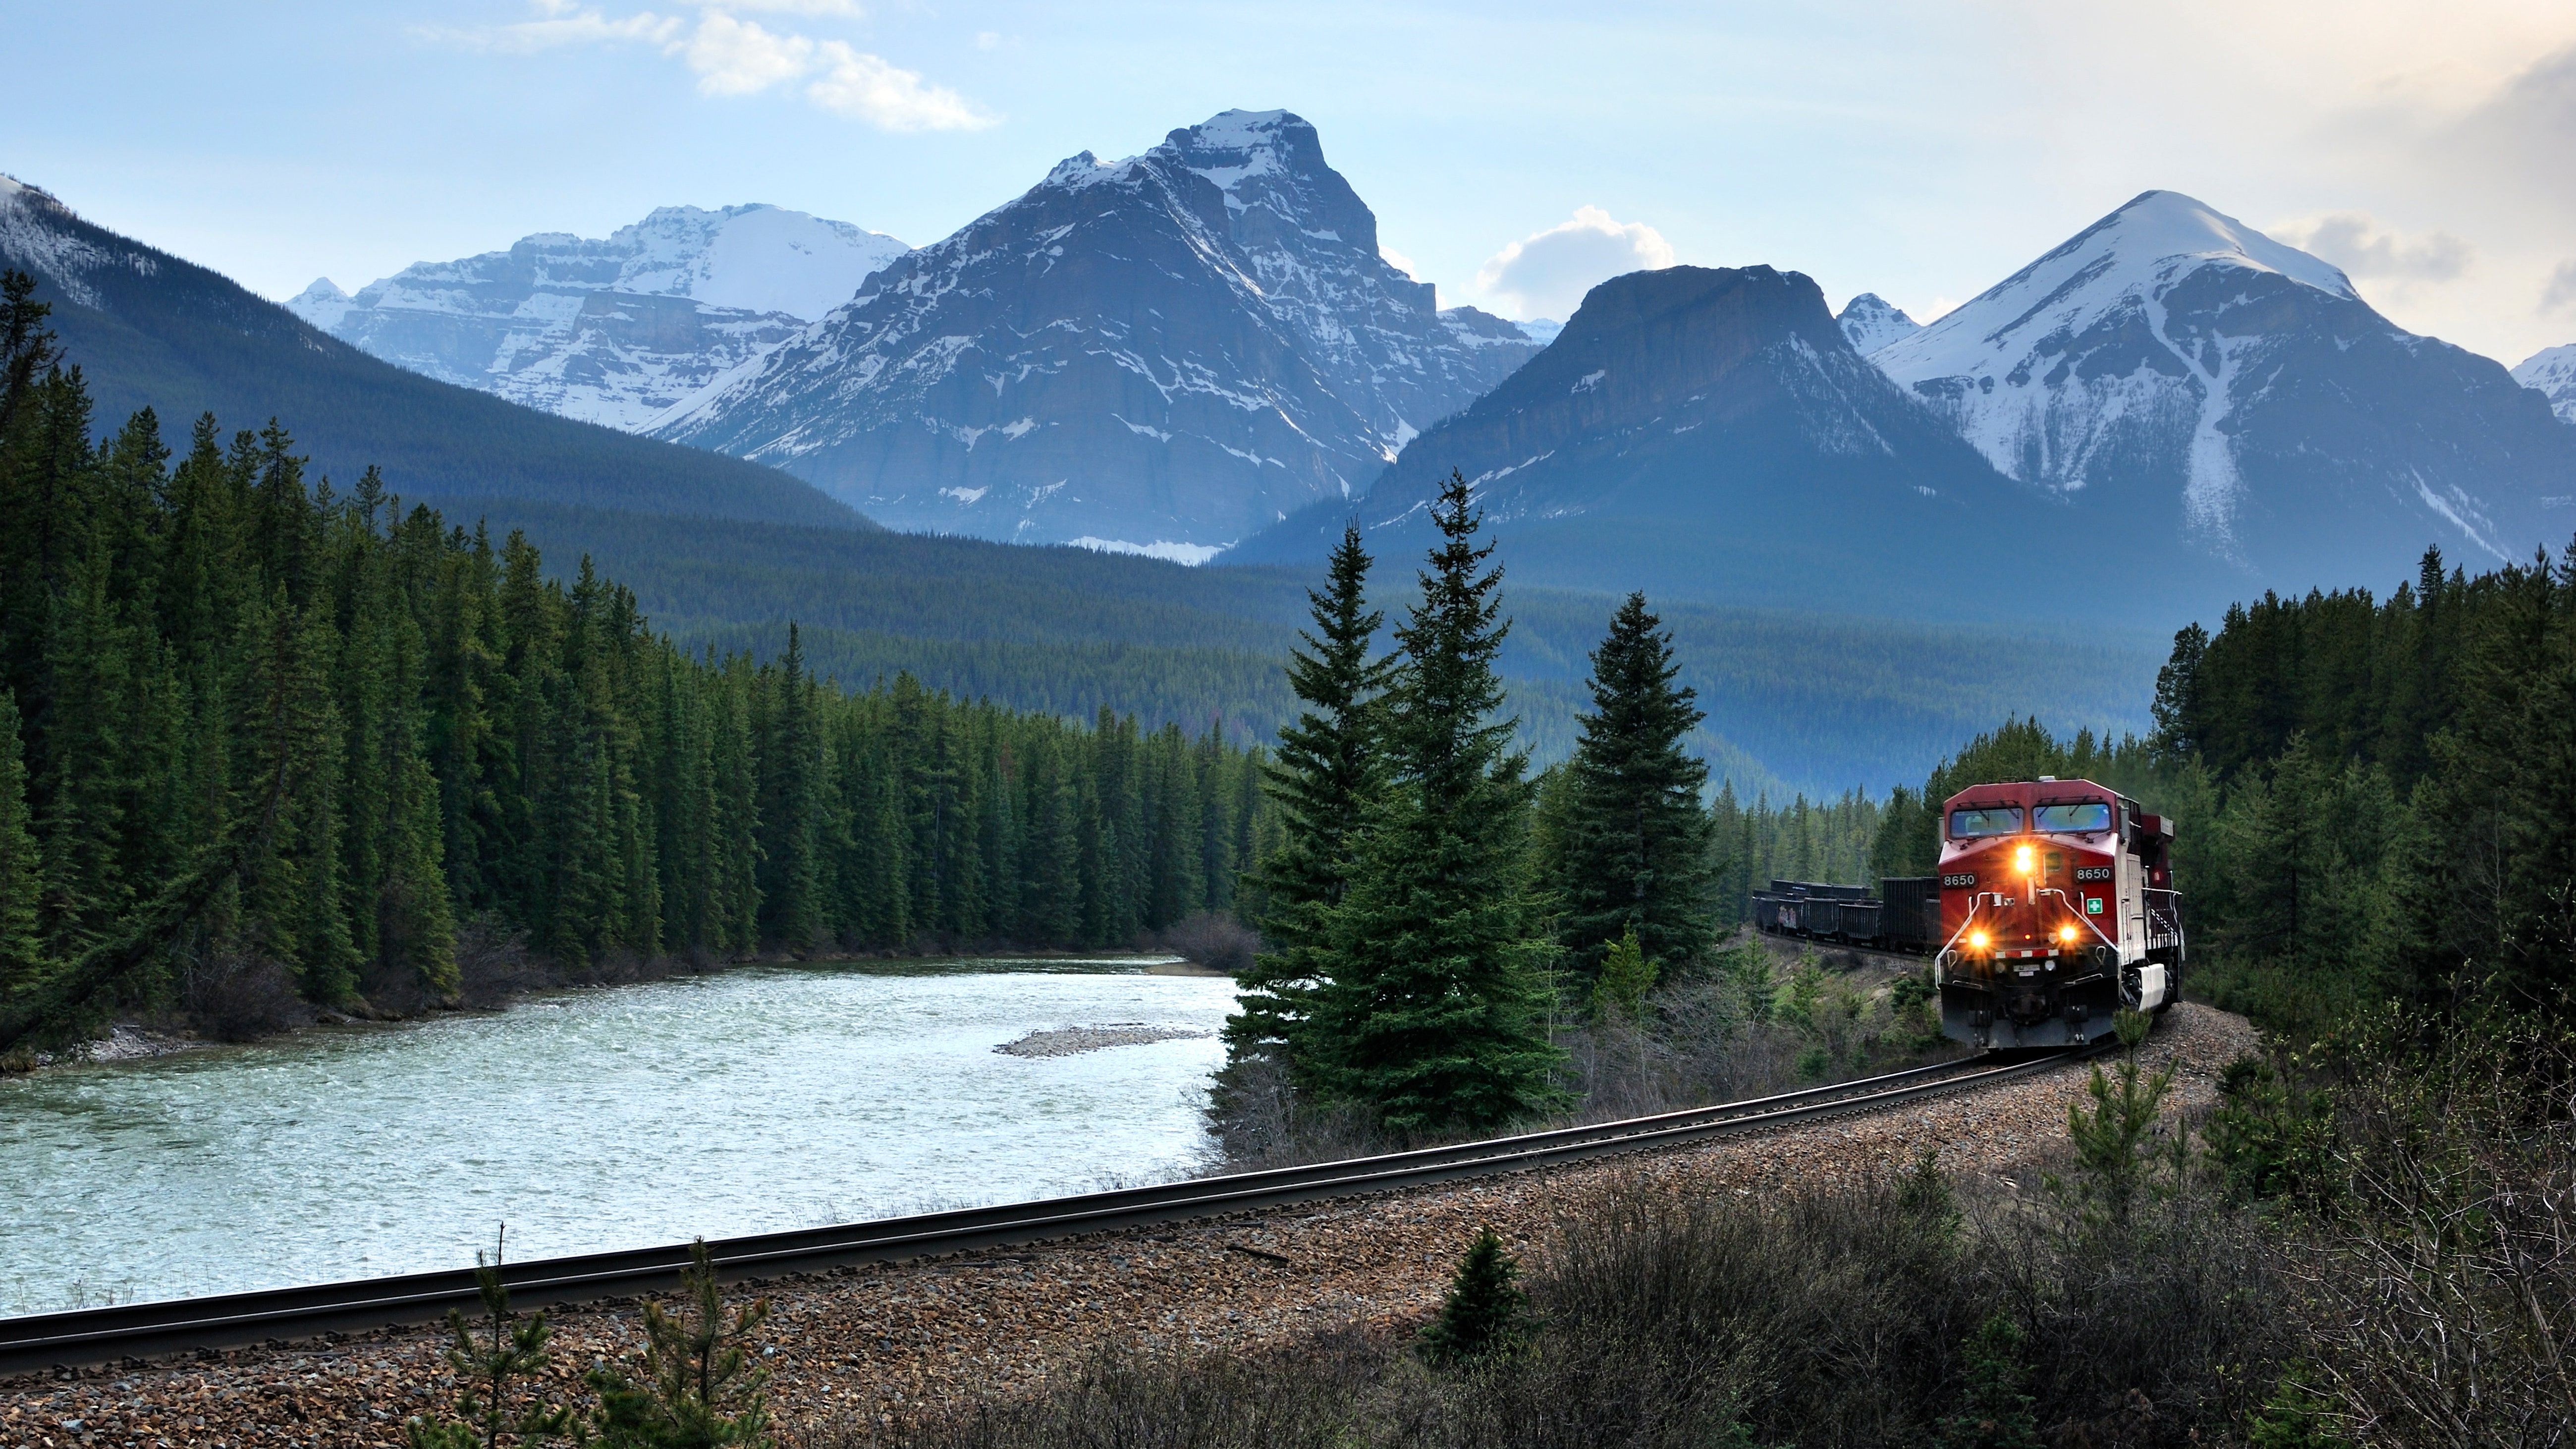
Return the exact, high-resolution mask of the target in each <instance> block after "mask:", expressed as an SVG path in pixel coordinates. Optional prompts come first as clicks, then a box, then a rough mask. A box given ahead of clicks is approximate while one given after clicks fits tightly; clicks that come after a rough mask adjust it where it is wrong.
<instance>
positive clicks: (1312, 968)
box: [1225, 526, 1392, 1071]
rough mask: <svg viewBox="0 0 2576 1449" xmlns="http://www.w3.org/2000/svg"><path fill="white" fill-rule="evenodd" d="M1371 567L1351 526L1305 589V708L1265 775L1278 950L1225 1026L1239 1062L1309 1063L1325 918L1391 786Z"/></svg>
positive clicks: (1295, 655)
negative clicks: (1270, 1056) (1376, 803)
mask: <svg viewBox="0 0 2576 1449" xmlns="http://www.w3.org/2000/svg"><path fill="white" fill-rule="evenodd" d="M1370 562H1371V560H1370V559H1369V556H1368V550H1367V549H1365V548H1363V547H1361V545H1360V531H1359V529H1358V528H1357V527H1356V526H1352V527H1347V528H1345V529H1343V530H1342V541H1341V543H1340V544H1339V545H1338V546H1336V547H1335V548H1334V550H1333V557H1332V563H1331V567H1330V571H1329V573H1328V574H1327V576H1326V583H1325V586H1324V588H1323V590H1322V591H1321V592H1317V591H1315V590H1313V589H1309V590H1307V591H1306V601H1307V607H1308V608H1309V609H1310V610H1311V611H1312V614H1313V618H1314V626H1313V627H1312V628H1311V629H1308V630H1305V631H1303V632H1301V633H1300V634H1299V635H1298V638H1299V639H1300V640H1302V641H1303V647H1301V648H1299V649H1297V650H1295V651H1294V652H1292V653H1291V654H1290V655H1289V656H1288V686H1289V688H1291V689H1293V690H1295V691H1296V694H1297V698H1298V699H1299V701H1301V702H1302V703H1303V705H1304V708H1302V709H1300V710H1299V711H1298V713H1297V718H1296V721H1295V722H1294V723H1292V724H1289V725H1286V726H1283V727H1282V728H1281V729H1280V731H1279V750H1278V753H1277V754H1275V755H1273V756H1272V757H1271V758H1270V760H1269V761H1267V762H1266V763H1265V765H1264V768H1263V769H1262V771H1261V776H1262V788H1263V789H1264V790H1265V791H1267V792H1268V794H1269V796H1270V798H1271V799H1272V800H1273V801H1275V802H1277V804H1278V807H1279V834H1280V839H1279V843H1278V845H1277V846H1276V847H1275V848H1273V849H1272V850H1271V851H1270V852H1269V854H1268V855H1266V856H1265V857H1263V858H1262V860H1261V861H1260V863H1259V866H1258V868H1257V873H1258V886H1259V891H1260V894H1261V897H1262V901H1263V913H1262V916H1261V919H1260V921H1259V922H1258V924H1259V926H1260V928H1261V934H1262V937H1263V939H1264V940H1265V941H1266V942H1267V943H1268V945H1269V946H1270V948H1271V949H1270V950H1268V951H1265V952H1263V953H1261V954H1260V955H1258V956H1256V957H1255V958H1254V960H1253V969H1252V970H1251V972H1250V973H1248V974H1247V975H1245V976H1244V978H1243V981H1242V994H1241V995H1240V996H1238V997H1237V998H1236V1008H1237V1009H1236V1014H1235V1015H1234V1016H1233V1017H1232V1018H1230V1019H1229V1020H1228V1021H1227V1022H1226V1027H1225V1032H1226V1041H1227V1044H1228V1046H1229V1048H1230V1049H1231V1051H1232V1052H1233V1054H1234V1055H1235V1056H1236V1057H1238V1058H1240V1057H1242V1056H1244V1055H1246V1054H1247V1053H1250V1052H1254V1051H1258V1050H1262V1049H1266V1048H1279V1049H1284V1050H1287V1051H1288V1052H1289V1054H1290V1059H1291V1061H1292V1062H1294V1063H1296V1064H1297V1065H1298V1067H1299V1068H1300V1070H1301V1071H1303V1070H1306V1069H1308V1068H1310V1067H1311V1063H1309V1062H1307V1061H1305V1060H1304V1053H1303V1051H1302V1049H1301V1048H1300V1047H1299V1046H1298V1044H1297V1042H1296V1040H1295V1038H1296V1034H1297V1032H1298V1030H1299V1026H1300V1023H1301V1022H1302V1021H1303V1020H1304V1019H1305V1017H1306V1016H1307V1015H1308V1014H1309V1012H1310V1011H1311V1010H1312V1006H1313V996H1314V993H1315V991H1316V990H1317V988H1318V987H1320V986H1321V985H1322V983H1323V982H1324V980H1325V979H1326V978H1327V977H1328V976H1329V975H1330V974H1331V960H1332V953H1331V930H1330V922H1329V913H1330V911H1331V910H1332V908H1333V907H1334V906H1336V905H1338V904H1340V902H1341V899H1342V895H1343V892H1344V889H1345V888H1346V886H1347V885H1348V883H1349V879H1350V869H1351V856H1352V851H1353V849H1354V848H1355V847H1356V845H1357V843H1358V837H1359V828H1360V816H1361V813H1362V811H1363V810H1365V809H1366V807H1367V805H1368V802H1369V801H1370V800H1371V799H1372V798H1373V797H1374V796H1375V795H1376V794H1377V793H1378V791H1379V790H1380V789H1381V788H1382V786H1383V785H1384V776H1385V770H1384V765H1383V762H1382V760H1381V759H1380V756H1379V738H1378V731H1379V723H1380V721H1379V703H1380V700H1379V697H1380V695H1382V694H1383V693H1384V692H1385V689H1386V684H1387V678H1388V674H1389V672H1390V669H1391V667H1392V666H1391V665H1390V663H1389V662H1388V661H1386V660H1382V659H1373V658H1371V657H1370V656H1371V651H1372V650H1373V649H1374V647H1375V645H1374V642H1373V641H1374V640H1375V638H1376V636H1377V630H1378V626H1379V625H1380V624H1382V623H1384V622H1385V621H1386V615H1385V614H1384V613H1383V612H1382V611H1380V610H1376V609H1372V608H1370V607H1369V606H1368V571H1369V565H1370Z"/></svg>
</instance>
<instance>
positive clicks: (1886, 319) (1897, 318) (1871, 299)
mask: <svg viewBox="0 0 2576 1449" xmlns="http://www.w3.org/2000/svg"><path fill="white" fill-rule="evenodd" d="M1834 321H1835V323H1836V324H1837V325H1839V326H1840V327H1841V328H1842V329H1843V336H1844V337H1845V338H1847V339H1849V341H1850V342H1851V345H1852V351H1854V352H1857V353H1860V354H1861V355H1862V356H1864V357H1865V356H1867V355H1869V354H1870V353H1873V352H1876V351H1877V350H1878V349H1880V348H1882V347H1885V346H1886V345H1887V344H1889V343H1891V342H1894V341H1895V340H1896V339H1898V338H1900V337H1911V336H1913V335H1914V334H1915V333H1917V332H1920V331H1922V330H1923V324H1922V323H1920V322H1917V321H1915V320H1914V319H1913V318H1911V317H1908V316H1906V315H1905V312H1904V309H1902V308H1900V307H1898V306H1896V305H1895V304H1894V303H1891V302H1889V301H1888V300H1887V299H1886V298H1884V297H1881V296H1880V295H1878V294H1877V293H1876V292H1863V293H1861V294H1860V295H1859V296H1857V297H1854V298H1852V299H1851V300H1850V301H1849V302H1846V303H1844V304H1843V310H1842V311H1841V312H1840V313H1839V314H1837V315H1836V316H1835V318H1834Z"/></svg>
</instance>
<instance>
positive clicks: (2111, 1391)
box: [809, 1168, 2293, 1449]
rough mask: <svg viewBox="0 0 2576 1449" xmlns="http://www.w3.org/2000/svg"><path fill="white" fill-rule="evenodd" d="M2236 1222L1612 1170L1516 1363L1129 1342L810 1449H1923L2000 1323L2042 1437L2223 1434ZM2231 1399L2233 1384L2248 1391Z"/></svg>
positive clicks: (1886, 1188) (2235, 1335)
mask: <svg viewBox="0 0 2576 1449" xmlns="http://www.w3.org/2000/svg"><path fill="white" fill-rule="evenodd" d="M2271 1255H2272V1254H2271V1250H2269V1249H2267V1248H2266V1246H2265V1244H2264V1243H2263V1241H2262V1240H2261V1239H2260V1237H2259V1236H2258V1235H2257V1234H2256V1232H2255V1231H2254V1228H2253V1224H2252V1223H2251V1221H2250V1220H2249V1219H2245V1218H2243V1217H2241V1216H2238V1215H2236V1214H2234V1213H2232V1212H2231V1211H2230V1210H2228V1209H2227V1208H2226V1207H2225V1206H2224V1205H2223V1204H2222V1203H2220V1202H2219V1201H2218V1200H2217V1199H2216V1198H2215V1197H2214V1196H2212V1195H2210V1194H2208V1193H2206V1192H2204V1191H2203V1190H2202V1189H2201V1188H2200V1187H2198V1186H2194V1185H2192V1184H2183V1185H2180V1186H2179V1187H2174V1188H2172V1189H2171V1190H2169V1191H2167V1192H2166V1193H2164V1194H2163V1195H2161V1196H2159V1197H2158V1198H2157V1199H2156V1200H2155V1201H2154V1202H2152V1203H2150V1204H2149V1205H2147V1206H2145V1207H2142V1208H2140V1209H2138V1210H2137V1211H2135V1212H2133V1213H2132V1215H2131V1218H2130V1221H2129V1224H2128V1225H2127V1227H2126V1228H2125V1230H2120V1231H2114V1230H2111V1229H2110V1228H2108V1227H2107V1225H2105V1224H2104V1223H2102V1222H2100V1221H2099V1220H2098V1219H2097V1218H2096V1217H2095V1216H2093V1215H2091V1214H2089V1213H2088V1212H2087V1211H2086V1210H2085V1209H2084V1208H2083V1206H2082V1204H2081V1202H2080V1201H2079V1200H2078V1199H2076V1198H2075V1197H2074V1196H2072V1195H2055V1196H2046V1197H2042V1198H2038V1199H2024V1198H2019V1197H2015V1196H2009V1195H2000V1194H1999V1195H1994V1196H1987V1197H1980V1198H1976V1199H1971V1200H1965V1201H1962V1200H1959V1199H1955V1198H1954V1197H1953V1196H1952V1193H1951V1191H1950V1188H1949V1185H1948V1184H1947V1183H1946V1182H1945V1181H1944V1180H1943V1179H1942V1178H1941V1176H1940V1175H1939V1174H1938V1173H1936V1172H1933V1171H1931V1170H1929V1169H1928V1168H1918V1169H1917V1170H1916V1171H1914V1172H1912V1173H1908V1174H1903V1175H1890V1176H1888V1177H1886V1178H1883V1179H1881V1180H1879V1181H1876V1182H1874V1183H1871V1184H1869V1185H1866V1186H1863V1187H1859V1188H1854V1189H1850V1190H1841V1191H1809V1192H1788V1193H1769V1194H1760V1195H1753V1194H1742V1193H1738V1192H1736V1191H1733V1190H1727V1189H1718V1188H1714V1187H1713V1186H1712V1185H1711V1184H1709V1183H1707V1182H1702V1181H1694V1180H1689V1179H1680V1178H1663V1179H1653V1178H1642V1177H1640V1178H1631V1179H1627V1180H1624V1181H1618V1182H1614V1183H1612V1184H1611V1185H1609V1186H1607V1187H1605V1188H1604V1189H1602V1190H1600V1191H1598V1192H1595V1193H1592V1194H1588V1195H1586V1196H1584V1197H1582V1198H1579V1199H1577V1200H1575V1201H1574V1202H1572V1203H1570V1204H1569V1205H1568V1208H1567V1211H1566V1212H1565V1213H1564V1215H1563V1216H1562V1218H1561V1219H1560V1221H1559V1222H1558V1223H1557V1225H1556V1226H1555V1228H1554V1229H1553V1230H1552V1232H1551V1234H1550V1236H1549V1239H1548V1241H1547V1245H1546V1247H1545V1249H1544V1251H1543V1252H1542V1253H1540V1254H1538V1255H1537V1256H1536V1261H1535V1262H1534V1263H1533V1264H1532V1265H1531V1266H1532V1269H1533V1271H1532V1272H1531V1275H1530V1279H1529V1282H1530V1290H1531V1296H1532V1300H1533V1304H1534V1306H1535V1307H1536V1308H1537V1309H1538V1311H1539V1312H1540V1314H1541V1315H1542V1322H1543V1327H1542V1328H1541V1330H1540V1332H1539V1334H1538V1336H1537V1338H1536V1340H1535V1341H1534V1342H1533V1343H1532V1344H1531V1345H1530V1346H1529V1347H1528V1348H1527V1349H1526V1350H1524V1351H1521V1352H1517V1353H1513V1354H1510V1355H1507V1356H1504V1357H1500V1358H1496V1359H1489V1360H1486V1361H1484V1362H1482V1363H1480V1364H1476V1365H1473V1366H1470V1367H1468V1368H1466V1369H1464V1370H1459V1371H1439V1370H1431V1369H1427V1368H1425V1367H1423V1366H1422V1365H1421V1364H1420V1363H1419V1362H1418V1361H1417V1360H1416V1359H1415V1358H1414V1356H1413V1355H1412V1354H1411V1353H1410V1352H1409V1351H1408V1347H1407V1344H1406V1342H1405V1341H1404V1340H1403V1339H1402V1338H1401V1337H1395V1338H1378V1339H1369V1338H1363V1337H1359V1336H1355V1335H1348V1334H1345V1335H1340V1336H1331V1337H1325V1338H1320V1339H1315V1340H1310V1341H1307V1342H1304V1343H1299V1344H1291V1345H1288V1346H1286V1347H1283V1348H1277V1349H1270V1350H1265V1351H1259V1352H1254V1353H1245V1354H1237V1355H1210V1356H1206V1357H1200V1358H1183V1359H1156V1358H1152V1357H1149V1356H1145V1355H1143V1354H1141V1353H1139V1352H1137V1351H1136V1350H1134V1349H1132V1348H1128V1349H1113V1350H1110V1351H1106V1352H1104V1353H1103V1354H1101V1355H1100V1356H1099V1357H1096V1358H1095V1359H1093V1360H1092V1361H1091V1362H1090V1363H1089V1364H1088V1365H1086V1366H1085V1368H1084V1369H1083V1370H1082V1372H1081V1373H1080V1374H1078V1375H1076V1376H1074V1377H1073V1378H1072V1379H1070V1380H1068V1381H1066V1382H1062V1383H1059V1384H1057V1385H1053V1386H1051V1387H1049V1388H1047V1389H1043V1390H1040V1391H1038V1392H1037V1393H1035V1394H1033V1395H1031V1396H1028V1397H1025V1398H1020V1399H1014V1400H1010V1401H1006V1402H999V1403H992V1404H985V1405H981V1406H977V1407H974V1408H971V1409H967V1410H963V1411H957V1412H952V1413H946V1414H938V1415H934V1416H932V1417H931V1418H929V1419H927V1420H920V1421H916V1422H912V1423H909V1424H902V1425H894V1426H887V1427H880V1426H873V1425H868V1424H864V1423H861V1424H851V1425H846V1426H843V1428H841V1429H840V1430H838V1431H836V1434H833V1435H823V1436H819V1437H816V1438H814V1439H812V1440H810V1441H809V1442H810V1443H811V1444H812V1445H814V1446H817V1449H820V1446H825V1445H830V1446H836V1449H842V1446H845V1449H855V1446H859V1445H880V1444H882V1445H891V1446H902V1449H1022V1446H1026V1449H1074V1446H1094V1445H1098V1446H1111V1445H1117V1446H1126V1445H1134V1446H1140V1449H1157V1446H1166V1445H1168V1446H1173V1449H1181V1446H1192V1449H1200V1446H1204V1449H1233V1446H1238V1445H1239V1446H1245V1449H1250V1446H1254V1445H1268V1444H1286V1445H1306V1444H1314V1445H1323V1444H1331V1445H1336V1446H1348V1449H1369V1446H1390V1449H1391V1446H1397V1445H1404V1446H1422V1449H1589V1446H1595V1445H1629V1446H1645V1449H1683V1446H1694V1449H1696V1446H1719V1449H1723V1446H1752V1445H1769V1444H1791V1443H1794V1444H1798V1445H1801V1446H1808V1449H1840V1446H1853V1449H1857V1446H1863V1445H1867V1446H1872V1449H1876V1446H1881V1445H1889V1444H1933V1443H1940V1442H1945V1440H1946V1438H1947V1436H1945V1435H1944V1433H1943V1423H1944V1421H1945V1420H1948V1419H1952V1418H1954V1417H1956V1416H1959V1415H1960V1414H1961V1413H1962V1412H1963V1411H1965V1410H1967V1409H1969V1408H1970V1407H1971V1405H1972V1404H1973V1402H1974V1400H1973V1397H1972V1395H1973V1393H1974V1388H1973V1387H1972V1384H1973V1380H1974V1375H1975V1372H1976V1368H1975V1365H1973V1364H1972V1363H1971V1362H1970V1361H1969V1355H1968V1354H1967V1353H1966V1352H1965V1346H1966V1344H1967V1342H1968V1341H1969V1340H1971V1339H1973V1338H1976V1337H1977V1336H1978V1334H1979V1330H1980V1328H1981V1326H1983V1325H1987V1324H1989V1323H1991V1322H1994V1321H1996V1320H1998V1319H2001V1320H2003V1321H2006V1322H2008V1323H2010V1324H2012V1325H2013V1326H2014V1329H2015V1330H2016V1331H2015V1332H2013V1333H2011V1334H2007V1335H2005V1338H2007V1339H2008V1340H2010V1341H2014V1342H2017V1343H2018V1344H2019V1345H2021V1347H2020V1348H2019V1350H2018V1352H2019V1354H2020V1358H2021V1361H2020V1362H2019V1363H2017V1364H2015V1365H2013V1366H2012V1367H2013V1372H2014V1376H2015V1378H2016V1380H2017V1381H2018V1382H2022V1383H2026V1384H2027V1385H2028V1392H2029V1393H2030V1395H2031V1396H2032V1398H2033V1399H2034V1400H2035V1402H2034V1404H2033V1410H2034V1416H2035V1422H2036V1423H2037V1425H2039V1426H2040V1427H2041V1429H2042V1430H2043V1431H2044V1434H2045V1437H2046V1439H2047V1440H2048V1442H2050V1443H2051V1444H2061V1445H2070V1446H2072V1445H2085V1446H2100V1449H2112V1446H2125V1449H2148V1446H2164V1445H2172V1446H2177V1449H2180V1446H2185V1445H2194V1444H2217V1443H2226V1442H2233V1441H2235V1440H2237V1439H2238V1438H2239V1437H2240V1435H2241V1430H2242V1427H2243V1425H2244V1423H2245V1416H2246V1414H2247V1412H2248V1410H2249V1409H2250V1408H2251V1406H2252V1399H2253V1398H2258V1397H2260V1396H2261V1395H2262V1394H2263V1393H2266V1392H2268V1391H2269V1389H2270V1387H2271V1385H2272V1384H2273V1382H2274V1381H2275V1379H2276V1378H2277V1375H2278V1371H2279V1364H2280V1362H2281V1360H2282V1357H2283V1354H2284V1351H2285V1349H2286V1348H2287V1347H2288V1346H2289V1345H2290V1344H2291V1342H2292V1338H2293V1335H2292V1333H2291V1330H2290V1325H2289V1324H2288V1323H2287V1322H2286V1321H2285V1317H2284V1314H2283V1311H2282V1304H2283V1303H2284V1299H2283V1297H2282V1295H2281V1293H2280V1291H2279V1289H2280V1284H2279V1280H2278V1278H2277V1276H2276V1275H2274V1274H2273V1273H2272V1272H2271V1271H2270V1269H2269V1268H2268V1267H2267V1266H2266V1264H2267V1261H2268V1259H2269V1257H2270V1256H2271ZM2249 1390H2250V1397H2249Z"/></svg>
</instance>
